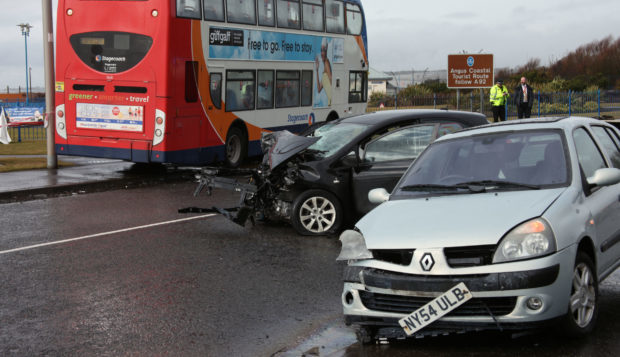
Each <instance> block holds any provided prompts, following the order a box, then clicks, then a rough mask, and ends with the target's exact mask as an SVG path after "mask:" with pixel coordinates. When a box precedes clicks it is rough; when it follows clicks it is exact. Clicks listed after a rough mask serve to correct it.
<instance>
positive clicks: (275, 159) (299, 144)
mask: <svg viewBox="0 0 620 357" xmlns="http://www.w3.org/2000/svg"><path fill="white" fill-rule="evenodd" d="M319 139H320V137H307V136H298V135H295V134H293V133H291V132H290V131H288V130H282V131H276V132H271V133H263V136H262V138H261V149H262V151H263V154H264V156H263V164H264V165H269V169H271V170H273V169H274V168H276V167H277V166H279V165H281V164H282V163H284V162H286V161H287V160H289V159H290V158H292V157H293V156H295V155H296V154H298V153H300V152H301V151H303V150H305V149H307V148H308V147H310V146H311V145H312V144H314V143H316V142H317V141H318V140H319Z"/></svg>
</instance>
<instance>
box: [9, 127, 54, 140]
mask: <svg viewBox="0 0 620 357" xmlns="http://www.w3.org/2000/svg"><path fill="white" fill-rule="evenodd" d="M46 131H47V129H45V127H44V126H43V125H20V126H10V127H9V136H10V137H11V140H12V141H14V142H18V143H21V142H24V141H45V140H47V132H46Z"/></svg>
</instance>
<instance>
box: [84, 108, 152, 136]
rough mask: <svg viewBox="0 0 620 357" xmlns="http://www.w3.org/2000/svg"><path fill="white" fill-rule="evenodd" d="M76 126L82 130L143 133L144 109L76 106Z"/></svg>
mask: <svg viewBox="0 0 620 357" xmlns="http://www.w3.org/2000/svg"><path fill="white" fill-rule="evenodd" d="M75 119H76V124H75V126H76V127H77V128H81V129H102V130H120V131H132V132H142V130H143V127H144V107H143V106H136V105H113V104H93V103H77V104H76V116H75Z"/></svg>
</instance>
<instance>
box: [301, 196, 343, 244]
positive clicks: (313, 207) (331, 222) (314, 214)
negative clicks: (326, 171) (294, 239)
mask: <svg viewBox="0 0 620 357" xmlns="http://www.w3.org/2000/svg"><path fill="white" fill-rule="evenodd" d="M342 215H343V212H342V205H341V204H340V201H338V198H336V196H334V195H333V194H331V193H329V192H327V191H324V190H308V191H305V192H302V193H301V194H300V195H299V196H298V197H297V198H296V199H295V201H294V202H293V214H292V217H291V223H292V225H293V228H295V230H296V231H297V232H298V233H299V234H302V235H308V236H320V235H327V234H334V233H338V232H339V230H340V226H341V225H342V218H343V217H342Z"/></svg>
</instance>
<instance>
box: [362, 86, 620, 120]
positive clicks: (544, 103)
mask: <svg viewBox="0 0 620 357" xmlns="http://www.w3.org/2000/svg"><path fill="white" fill-rule="evenodd" d="M387 99H388V100H389V99H391V98H389V97H388V98H387ZM533 99H534V105H533V107H532V117H537V116H538V117H542V116H559V115H575V116H587V117H610V118H620V92H618V91H607V92H601V91H597V92H555V93H544V92H537V93H535V96H534V98H533ZM416 107H423V108H435V109H458V110H466V111H472V112H482V113H484V114H485V115H486V116H487V117H489V118H490V117H492V116H493V115H492V111H491V104H490V103H489V96H488V93H485V95H483V96H482V101H481V98H480V92H478V91H470V92H469V93H466V94H465V93H461V94H460V95H457V94H456V93H449V94H430V95H422V96H414V97H412V98H407V99H405V98H401V97H400V96H399V98H398V109H404V108H416ZM394 108H395V103H394V101H393V100H392V101H391V102H390V101H388V102H387V103H385V107H384V108H383V109H394ZM376 110H381V109H379V108H372V107H369V108H368V111H376ZM506 117H507V118H508V119H514V118H516V117H517V107H516V104H515V103H514V98H512V97H511V99H510V100H509V101H508V102H507V103H506Z"/></svg>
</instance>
